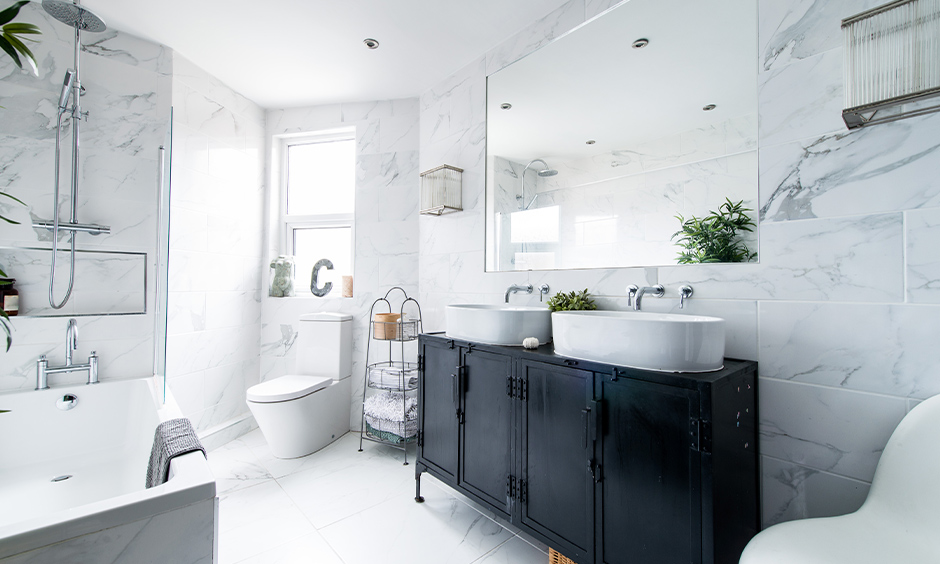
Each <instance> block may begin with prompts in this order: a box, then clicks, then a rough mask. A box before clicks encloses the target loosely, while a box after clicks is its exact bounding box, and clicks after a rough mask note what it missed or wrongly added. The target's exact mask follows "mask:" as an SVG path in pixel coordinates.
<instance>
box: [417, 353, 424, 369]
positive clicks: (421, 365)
mask: <svg viewBox="0 0 940 564" xmlns="http://www.w3.org/2000/svg"><path fill="white" fill-rule="evenodd" d="M423 371H424V355H423V354H419V355H418V372H423Z"/></svg>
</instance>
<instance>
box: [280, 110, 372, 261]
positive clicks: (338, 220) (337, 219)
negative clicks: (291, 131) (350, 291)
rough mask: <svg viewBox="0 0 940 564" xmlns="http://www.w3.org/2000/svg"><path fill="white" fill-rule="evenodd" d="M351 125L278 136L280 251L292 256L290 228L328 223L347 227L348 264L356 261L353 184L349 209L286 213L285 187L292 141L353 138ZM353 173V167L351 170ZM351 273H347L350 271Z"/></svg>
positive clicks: (292, 247) (312, 226)
mask: <svg viewBox="0 0 940 564" xmlns="http://www.w3.org/2000/svg"><path fill="white" fill-rule="evenodd" d="M355 139H356V130H355V128H343V129H334V130H329V131H321V132H311V133H309V134H305V135H302V136H291V137H286V138H282V139H281V147H280V149H281V150H280V153H281V158H280V161H281V163H280V164H281V167H280V168H281V177H280V211H281V213H280V224H281V236H282V237H283V239H282V241H283V245H282V250H283V254H287V255H290V256H294V254H295V253H294V231H295V230H297V229H317V228H329V227H349V228H350V236H351V237H352V249H351V251H352V252H351V255H352V256H350V257H349V260H350V268H355V262H356V252H355V248H356V221H355V206H356V194H355V186H353V212H352V213H333V214H288V213H287V188H288V172H289V169H288V152H289V151H288V150H289V149H290V147H291V146H292V145H309V144H312V143H330V142H335V141H349V140H352V141H353V142H355ZM353 174H355V171H353ZM350 274H351V273H350Z"/></svg>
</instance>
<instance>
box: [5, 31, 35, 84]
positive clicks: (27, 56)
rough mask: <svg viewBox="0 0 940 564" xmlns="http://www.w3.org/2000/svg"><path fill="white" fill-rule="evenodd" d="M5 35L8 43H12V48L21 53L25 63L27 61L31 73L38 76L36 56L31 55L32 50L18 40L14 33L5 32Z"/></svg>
mask: <svg viewBox="0 0 940 564" xmlns="http://www.w3.org/2000/svg"><path fill="white" fill-rule="evenodd" d="M5 37H6V40H7V41H9V42H10V45H12V46H13V48H14V49H16V50H17V51H19V52H20V53H21V54H22V55H23V58H24V59H26V62H27V63H29V66H30V68H31V69H32V71H33V74H35V75H37V76H38V75H39V69H38V68H36V57H34V56H33V52H32V51H30V50H29V47H27V46H26V44H25V43H23V42H22V41H20V40H19V39H18V38H17V37H16V36H15V35H11V34H6V35H5Z"/></svg>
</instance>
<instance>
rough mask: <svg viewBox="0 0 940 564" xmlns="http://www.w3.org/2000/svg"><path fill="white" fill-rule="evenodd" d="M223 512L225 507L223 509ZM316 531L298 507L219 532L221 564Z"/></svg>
mask: <svg viewBox="0 0 940 564" xmlns="http://www.w3.org/2000/svg"><path fill="white" fill-rule="evenodd" d="M220 512H221V510H220ZM314 533H316V529H314V528H313V525H311V524H310V522H309V521H307V519H305V518H304V514H303V513H302V512H301V511H300V510H299V509H297V508H296V507H293V506H292V507H289V508H287V509H284V510H283V511H280V512H279V513H276V514H270V515H267V516H265V517H263V518H259V519H256V520H254V521H251V522H248V523H244V524H242V525H239V526H237V527H233V528H231V529H228V530H225V531H222V530H221V529H220V531H219V564H234V563H236V562H241V561H242V560H245V559H247V558H249V557H252V556H257V555H259V554H261V553H263V552H266V551H269V550H271V549H274V548H278V547H281V546H283V545H285V544H287V543H288V542H291V541H294V540H297V539H299V538H302V537H307V536H310V535H312V534H314Z"/></svg>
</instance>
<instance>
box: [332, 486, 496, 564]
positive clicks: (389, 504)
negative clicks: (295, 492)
mask: <svg viewBox="0 0 940 564" xmlns="http://www.w3.org/2000/svg"><path fill="white" fill-rule="evenodd" d="M320 534H322V535H323V537H324V538H325V539H326V540H327V542H329V543H330V545H331V546H333V547H335V548H336V550H337V552H338V553H339V554H340V555H341V556H342V558H343V560H344V561H345V562H346V564H374V563H375V562H404V561H406V560H407V561H410V562H421V563H424V562H429V563H430V562H441V563H443V562H446V563H448V564H460V563H465V564H469V563H470V562H473V561H474V560H476V559H478V558H479V557H480V555H482V554H486V553H487V552H488V551H490V550H492V549H493V548H496V547H497V546H499V545H500V544H502V543H503V542H505V541H506V540H508V539H511V538H513V536H512V534H511V533H509V532H508V531H506V530H505V529H503V528H502V527H501V526H499V525H498V524H497V523H496V522H495V521H492V520H491V519H488V518H487V517H484V516H483V515H481V514H480V513H479V512H477V511H475V510H473V509H471V508H470V507H468V506H467V505H465V504H464V503H462V502H460V501H457V500H456V499H455V498H453V497H451V496H438V497H435V498H434V499H431V500H428V501H426V502H425V503H415V501H414V494H412V493H411V492H402V493H401V494H399V495H398V496H396V497H394V498H392V499H390V500H388V501H386V502H384V503H382V504H380V505H377V506H375V507H372V508H370V509H368V510H367V511H362V512H360V513H357V514H355V515H353V516H351V517H349V518H346V519H343V520H341V521H339V522H337V523H335V524H333V525H330V526H328V527H325V528H323V529H320ZM392 555H394V557H393V556H392Z"/></svg>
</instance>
